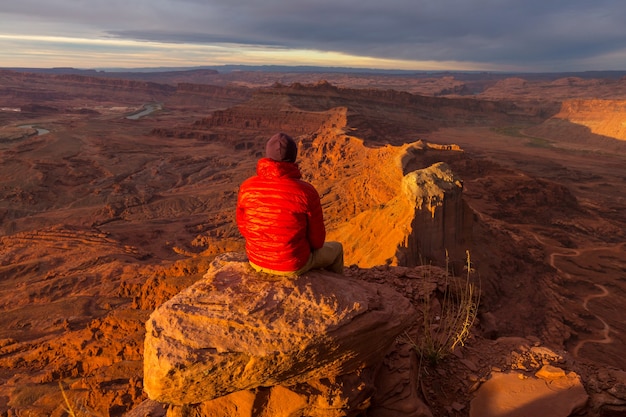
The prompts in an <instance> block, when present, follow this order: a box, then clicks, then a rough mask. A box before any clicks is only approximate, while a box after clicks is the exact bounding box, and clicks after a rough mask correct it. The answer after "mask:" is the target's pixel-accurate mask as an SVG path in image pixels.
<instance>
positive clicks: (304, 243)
mask: <svg viewBox="0 0 626 417" xmlns="http://www.w3.org/2000/svg"><path fill="white" fill-rule="evenodd" d="M297 153H298V146H297V145H296V142H295V141H294V140H293V139H292V138H291V137H290V136H289V135H286V134H285V133H277V134H275V135H274V136H272V137H271V138H270V140H269V141H268V142H267V144H266V147H265V158H261V159H260V160H259V161H258V163H257V168H256V172H257V175H255V176H253V177H251V178H248V179H247V180H246V181H244V182H243V184H241V187H240V189H239V196H238V200H237V226H238V227H239V231H240V232H241V234H242V235H243V237H244V238H245V239H246V253H247V255H248V260H249V262H250V265H252V267H253V268H254V269H256V270H257V271H259V272H265V273H268V274H273V275H288V276H298V275H302V274H303V273H305V272H306V271H309V270H311V269H321V268H323V269H328V270H330V271H333V272H337V273H340V274H341V273H343V246H342V245H341V243H339V242H324V241H325V239H326V228H325V227H324V218H323V214H322V206H321V203H320V197H319V194H318V192H317V191H316V190H315V187H313V186H312V185H311V184H309V183H308V182H306V181H303V180H301V177H302V175H301V173H300V169H299V168H298V165H297V163H296V156H297Z"/></svg>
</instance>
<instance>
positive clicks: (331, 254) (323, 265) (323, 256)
mask: <svg viewBox="0 0 626 417" xmlns="http://www.w3.org/2000/svg"><path fill="white" fill-rule="evenodd" d="M250 265H251V266H252V268H254V269H255V270H257V271H259V272H265V273H266V274H272V275H285V276H299V275H302V274H304V273H305V272H307V271H310V270H311V269H327V270H329V271H332V272H336V273H338V274H343V246H342V245H341V243H339V242H325V243H324V246H322V247H321V248H319V249H316V250H314V251H313V252H312V253H311V256H309V260H308V261H307V263H306V264H304V266H303V267H302V268H300V269H298V270H297V271H275V270H273V269H268V268H263V267H261V266H258V265H255V264H253V263H252V262H250Z"/></svg>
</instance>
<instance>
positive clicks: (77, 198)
mask: <svg viewBox="0 0 626 417" xmlns="http://www.w3.org/2000/svg"><path fill="white" fill-rule="evenodd" d="M278 131H284V132H287V133H289V134H290V135H292V136H293V137H294V138H295V139H297V141H298V142H299V144H300V155H299V160H298V161H299V165H300V168H301V170H302V172H303V176H304V179H306V180H307V181H309V182H311V183H312V184H314V185H315V187H316V188H317V189H318V190H319V192H320V195H321V198H322V205H323V209H324V215H325V218H326V225H327V230H328V238H329V239H331V240H338V241H341V242H342V243H343V245H344V247H345V261H346V279H350V280H360V281H364V283H363V285H362V287H363V289H362V292H361V293H359V294H362V295H363V297H364V299H365V298H367V297H370V298H367V299H371V296H370V295H369V294H371V293H370V292H369V291H373V290H371V289H370V288H373V287H372V286H374V285H376V286H381V287H380V288H383V287H384V288H389V289H390V290H389V291H390V294H391V292H393V294H391V295H388V296H386V297H387V298H384V297H383V298H382V299H383V300H384V299H387V300H396V301H395V303H396V304H397V305H396V307H397V306H398V305H403V304H398V303H401V302H400V301H398V300H399V299H400V298H402V300H405V299H408V300H409V301H410V303H411V304H413V305H415V306H416V310H417V311H419V308H417V307H419V303H420V300H423V299H424V298H431V297H433V298H435V297H437V293H438V291H439V290H441V288H440V285H438V279H439V278H440V276H439V275H437V274H440V273H441V271H450V272H451V273H452V274H455V275H463V273H464V270H463V266H464V265H465V262H466V254H467V253H470V254H471V268H470V269H471V271H472V274H473V277H474V279H476V280H477V281H479V282H480V289H481V299H480V306H479V311H478V317H477V320H476V322H475V323H474V326H473V327H472V330H471V334H470V336H469V338H468V339H467V340H466V342H465V343H464V345H463V346H459V347H457V349H456V350H455V352H453V353H451V354H450V355H448V356H446V357H445V358H444V359H443V360H441V361H439V362H438V363H437V364H431V365H424V367H423V368H420V369H419V370H415V369H413V370H411V371H412V372H413V373H412V374H411V376H410V377H411V378H414V380H412V381H413V382H411V383H412V384H413V386H414V394H415V395H417V396H418V397H419V401H420V403H421V405H422V406H423V408H421V409H419V410H417V409H416V408H415V407H414V408H412V409H410V410H405V412H401V411H397V413H396V414H395V415H394V414H389V412H387V414H384V413H383V412H381V411H380V410H378V411H376V410H374V409H372V410H368V409H367V408H361V409H360V410H358V413H360V414H337V413H336V414H331V413H330V412H328V413H327V414H323V413H321V412H320V413H319V414H314V415H316V416H319V417H330V416H331V415H332V416H339V415H362V416H368V417H369V416H389V417H392V416H398V417H402V416H418V415H422V416H427V415H432V416H472V417H483V416H484V417H490V416H508V417H513V416H518V415H520V416H521V415H529V414H531V413H532V414H531V415H535V416H538V417H539V416H541V415H546V416H548V415H550V416H559V415H564V416H567V415H580V416H603V417H608V416H621V415H626V356H625V355H624V352H626V309H625V308H624V306H626V73H610V72H609V73H584V74H491V73H467V74H464V73H441V74H428V73H417V74H401V75H398V74H396V75H393V74H377V73H349V72H295V71H294V72H276V71H271V70H269V69H268V70H257V71H245V70H240V71H232V72H228V71H225V72H220V71H216V70H189V71H162V72H143V73H139V72H136V73H133V72H120V73H114V72H107V73H105V72H98V71H80V70H72V69H57V70H48V71H43V70H27V69H0V154H1V156H2V159H1V163H0V416H3V417H16V416H57V417H61V416H66V415H70V411H71V412H75V414H76V415H82V416H112V417H114V416H124V415H128V416H142V415H143V416H148V415H152V416H157V415H165V413H169V414H168V415H184V414H183V412H182V411H181V410H177V411H176V410H173V409H171V408H170V409H169V410H168V411H166V408H167V407H166V406H163V407H162V408H159V407H158V405H155V404H154V403H151V402H150V400H149V399H148V396H147V394H146V392H145V390H144V380H143V378H144V339H145V338H146V323H147V322H148V319H149V317H150V315H151V314H152V313H153V311H155V309H157V308H158V307H159V306H162V305H163V304H164V303H166V302H167V301H168V300H171V299H172V298H173V297H179V299H180V297H181V294H183V295H184V294H187V293H184V292H183V291H186V290H188V289H189V288H190V287H192V286H194V285H196V287H193V288H197V285H198V284H199V283H201V282H200V280H202V279H203V276H205V274H206V273H207V270H211V268H213V267H212V266H211V265H212V262H214V261H215V259H216V257H218V258H219V257H220V256H222V255H224V254H229V253H241V252H243V250H244V249H243V244H244V242H243V240H242V238H241V236H240V234H239V232H238V230H237V227H236V225H235V217H234V213H235V205H236V200H237V192H238V187H239V184H241V182H242V181H243V180H244V179H245V178H247V177H249V176H251V175H253V174H254V172H255V166H256V162H257V160H258V159H259V158H260V157H261V156H263V150H264V145H265V142H266V140H267V139H268V138H269V137H270V136H271V135H272V134H274V133H276V132H278ZM407 195H409V196H410V199H408V200H407V198H406V196H407ZM409 200H410V201H409ZM435 267H436V268H437V269H436V271H439V272H433V275H432V276H430V280H427V279H423V276H424V274H425V272H424V271H425V270H429V268H435ZM233 268H235V267H233ZM236 268H239V266H237V267H236ZM236 268H235V269H236ZM429 273H430V272H429ZM468 273H469V272H468ZM365 282H367V283H365ZM333 285H334V284H333ZM338 288H339V287H338ZM341 288H344V287H341ZM359 288H360V287H359ZM377 288H378V287H377ZM391 290H393V291H391ZM341 291H348V290H341ZM385 291H387V290H385ZM181 292H182V293H181ZM356 292H357V291H356V290H355V293H356ZM374 292H375V291H374ZM379 293H381V291H379ZM382 293H384V291H382ZM396 293H399V294H401V295H402V296H403V297H399V296H397V295H396ZM385 294H386V293H385ZM381 297H382V296H381ZM395 297H398V298H395ZM409 301H406V303H407V305H408V303H409ZM402 302H405V301H402ZM391 307H392V306H389V308H391ZM405 311H408V310H406V309H405ZM420 320H423V317H421V316H419V315H416V318H415V322H416V325H417V323H418V322H419V321H420ZM414 330H415V329H414ZM148 336H149V335H148ZM415 337H420V336H419V331H418V330H415ZM364 343H365V342H364ZM364 343H362V344H364ZM146 346H148V345H147V344H146ZM361 347H362V348H363V346H361ZM250 348H251V349H252V348H253V346H251V347H250ZM254 348H257V346H255V347H254ZM362 350H363V351H364V352H365V353H366V351H367V346H365V347H364V348H363V349H362ZM408 354H409V353H407V355H408ZM410 354H414V352H413V353H410ZM546 374H548V375H547V376H546ZM537 375H539V376H537ZM555 375H556V376H555ZM562 376H563V378H565V377H566V376H567V378H570V380H575V381H576V382H577V383H576V384H575V385H576V389H577V390H578V391H577V396H576V397H575V400H571V398H570V397H565V398H566V399H565V400H564V401H565V402H567V403H568V404H566V406H565V408H560V409H558V411H554V412H552V411H550V412H548V411H545V410H544V411H545V413H543V414H542V411H541V410H542V409H541V407H542V405H541V404H544V403H543V402H541V401H548V402H550V403H554V404H556V403H558V402H559V401H561V402H562V401H563V400H562V399H561V400H559V398H557V394H555V395H554V397H550V396H549V395H548V396H547V397H545V398H543V399H538V398H534V399H532V398H531V399H530V400H529V399H528V397H524V395H523V394H520V395H518V396H517V397H515V396H513V397H512V398H502V395H500V394H498V392H502V391H503V390H506V387H507V386H509V387H511V390H517V391H519V392H523V391H524V390H533V389H534V388H533V387H532V386H531V384H535V383H537V381H539V383H541V381H543V380H547V381H556V382H554V384H553V387H552V388H554V391H555V392H556V391H558V389H557V388H555V387H556V386H557V385H558V384H559V383H561V382H559V381H561V380H562V379H563V378H561V377H562ZM317 377H320V378H321V377H323V375H317ZM511 377H512V378H513V379H512V380H510V379H508V378H511ZM542 378H543V379H542ZM559 378H561V379H559ZM373 379H376V378H375V377H373ZM346 384H347V382H346ZM497 384H500V385H497ZM516 384H527V385H523V386H521V387H518V386H517V385H516ZM544 385H545V384H544ZM503 387H505V388H503ZM216 389H219V386H218V387H217V388H216ZM568 389H569V386H568ZM155 390H156V388H155ZM562 391H567V389H563V390H562ZM168 395H169V393H168ZM294 395H295V394H294ZM390 395H391V394H390ZM559 395H561V394H560V391H559ZM272 398H274V397H272ZM379 400H380V398H379ZM251 401H252V400H251ZM254 401H258V400H254ZM374 401H375V399H374ZM381 401H382V400H381ZM525 401H527V402H525ZM499 402H502V405H501V406H497V405H494V404H496V403H498V404H499ZM533 402H534V403H533ZM68 403H69V404H70V406H71V408H72V410H69V408H70V407H68V405H67V404H68ZM374 405H376V404H375V403H374ZM149 406H150V407H151V408H149ZM490 407H491V409H490ZM498 407H500V408H498ZM507 407H508V408H507ZM568 407H569V408H568ZM373 408H375V407H373ZM405 408H406V407H405ZM148 409H149V410H148ZM207 409H208V408H206V407H205V408H204V409H203V410H205V414H201V413H202V410H200V409H197V410H196V411H195V412H197V413H198V414H197V415H206V416H208V415H217V414H211V412H214V411H211V412H209V411H206V410H207ZM401 409H402V407H401V406H399V407H398V408H397V410H401ZM502 410H509V411H506V412H505V411H502ZM537 410H539V411H537ZM563 410H565V411H563ZM176 413H179V414H176ZM268 413H269V412H267V411H266V412H265V414H262V413H261V414H256V415H259V416H261V415H263V416H266V417H269V416H270V415H271V414H268ZM188 415H191V414H188ZM225 415H226V414H225ZM228 415H235V414H228ZM241 415H243V414H241ZM275 415H278V414H275ZM284 415H285V416H286V415H288V414H284Z"/></svg>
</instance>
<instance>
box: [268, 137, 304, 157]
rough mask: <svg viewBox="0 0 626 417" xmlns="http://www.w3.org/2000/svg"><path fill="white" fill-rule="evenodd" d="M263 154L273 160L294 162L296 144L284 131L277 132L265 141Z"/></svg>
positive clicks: (296, 150)
mask: <svg viewBox="0 0 626 417" xmlns="http://www.w3.org/2000/svg"><path fill="white" fill-rule="evenodd" d="M265 156H266V157H267V158H270V159H273V160H274V161H284V162H296V157H297V156H298V145H296V142H295V141H294V140H293V139H292V138H291V136H289V135H287V134H285V133H277V134H275V135H274V136H272V137H271V138H270V140H268V141H267V145H265Z"/></svg>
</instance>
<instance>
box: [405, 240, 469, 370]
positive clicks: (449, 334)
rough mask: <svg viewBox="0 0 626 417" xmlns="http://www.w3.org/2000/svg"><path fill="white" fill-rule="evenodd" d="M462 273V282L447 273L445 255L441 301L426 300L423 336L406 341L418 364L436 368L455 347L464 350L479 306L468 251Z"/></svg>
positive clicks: (423, 311)
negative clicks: (414, 351) (409, 342)
mask: <svg viewBox="0 0 626 417" xmlns="http://www.w3.org/2000/svg"><path fill="white" fill-rule="evenodd" d="M464 272H465V274H464V277H462V278H459V277H454V276H453V275H452V274H451V273H450V267H449V259H448V254H447V253H446V275H445V276H446V282H445V283H444V286H443V287H444V288H443V294H442V296H441V297H440V298H431V297H425V300H424V304H423V305H422V313H423V327H422V332H421V334H420V335H419V338H418V339H417V340H413V339H411V338H409V340H411V343H412V344H413V346H414V347H415V349H416V350H417V352H418V354H419V356H420V361H424V360H425V361H427V362H428V363H429V364H431V365H436V364H437V363H438V362H439V361H441V360H442V359H443V358H445V357H446V356H447V355H448V354H449V353H451V352H453V351H454V349H455V348H456V347H457V346H463V345H464V344H465V341H466V340H467V339H468V338H469V336H470V331H471V329H472V326H473V325H474V322H475V320H476V315H477V314H478V306H479V304H480V284H479V283H475V282H473V279H472V276H473V274H474V273H475V271H474V269H473V268H472V262H471V258H470V253H469V251H466V262H465V266H464ZM435 303H436V304H435ZM407 337H408V335H407ZM420 368H421V364H420Z"/></svg>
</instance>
